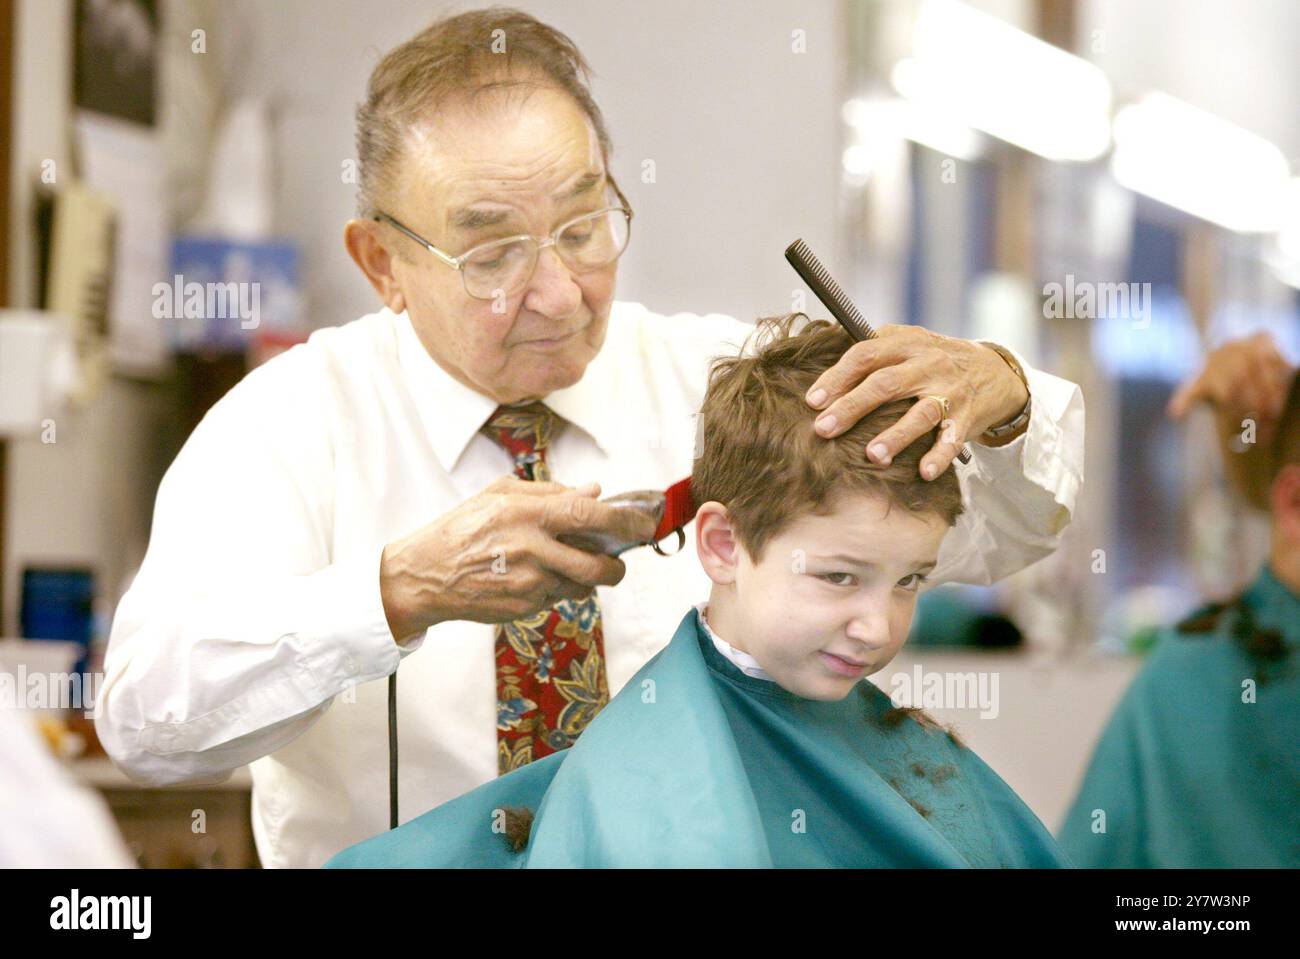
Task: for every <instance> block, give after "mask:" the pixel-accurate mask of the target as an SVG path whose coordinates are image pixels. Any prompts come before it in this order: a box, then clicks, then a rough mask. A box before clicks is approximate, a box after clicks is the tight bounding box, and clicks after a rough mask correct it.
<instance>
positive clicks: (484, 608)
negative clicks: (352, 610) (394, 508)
mask: <svg viewBox="0 0 1300 959" xmlns="http://www.w3.org/2000/svg"><path fill="white" fill-rule="evenodd" d="M598 496H600V486H599V485H598V484H596V483H588V484H587V485H586V486H584V487H582V488H580V489H572V488H570V487H568V486H564V485H562V484H560V483H543V482H529V481H526V480H520V479H516V478H515V477H503V478H502V479H500V480H497V481H496V482H495V483H493V484H492V485H491V486H489V487H488V488H487V489H485V490H484V491H483V492H481V493H479V494H478V495H476V496H474V497H472V498H470V499H468V500H466V501H465V502H464V503H462V504H461V505H460V506H457V507H456V508H455V509H453V510H451V511H450V512H448V513H445V514H444V515H442V516H440V517H439V518H438V519H436V520H434V521H433V522H432V523H430V524H429V525H428V526H425V527H424V528H423V529H420V530H417V531H416V532H414V533H412V534H411V535H410V536H407V537H405V538H404V539H400V540H397V541H395V542H392V543H389V544H388V546H387V547H385V549H384V553H383V558H382V560H381V562H380V571H379V583H380V594H381V596H382V597H383V602H384V613H385V615H386V616H387V617H388V625H389V628H390V629H391V630H392V633H393V638H394V639H396V640H398V641H401V640H404V639H408V638H410V637H412V636H414V635H416V634H418V633H421V632H423V631H424V630H426V629H428V628H429V627H430V626H432V625H434V624H436V623H440V622H444V621H446V620H454V619H467V620H474V621H476V622H481V623H504V622H509V621H511V620H514V619H521V618H523V617H526V616H530V615H532V614H534V613H537V612H539V611H541V610H543V609H547V608H549V607H551V606H553V605H554V604H555V603H556V602H557V601H558V600H561V599H566V598H571V599H582V598H585V597H586V596H588V595H590V594H591V591H592V589H593V588H594V587H595V586H597V585H603V586H613V585H615V584H616V583H618V582H619V581H620V580H622V578H623V575H624V573H626V572H627V567H626V566H625V565H624V564H623V561H622V560H620V559H617V558H615V557H612V556H606V555H604V554H603V553H590V552H587V551H585V550H581V549H576V548H574V547H572V546H566V545H565V544H563V543H561V542H559V541H558V540H557V539H556V536H557V535H559V534H562V533H575V532H581V531H593V530H595V531H604V532H607V533H610V534H612V535H614V536H616V537H618V538H620V539H624V540H628V539H640V540H649V539H651V538H652V537H653V536H654V530H655V523H654V520H653V519H652V518H651V517H650V516H648V515H647V514H645V513H642V512H639V511H633V510H619V509H615V508H613V507H611V506H608V505H607V504H604V503H601V502H599V501H598V499H597V497H598Z"/></svg>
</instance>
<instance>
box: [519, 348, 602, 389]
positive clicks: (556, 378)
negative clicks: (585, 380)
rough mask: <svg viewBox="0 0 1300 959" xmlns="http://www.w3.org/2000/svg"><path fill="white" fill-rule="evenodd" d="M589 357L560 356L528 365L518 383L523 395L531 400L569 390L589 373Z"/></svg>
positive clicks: (539, 359) (540, 359)
mask: <svg viewBox="0 0 1300 959" xmlns="http://www.w3.org/2000/svg"><path fill="white" fill-rule="evenodd" d="M589 361H590V358H589V357H586V356H583V357H577V356H565V355H563V354H561V355H559V356H554V357H550V358H547V359H542V358H540V357H539V358H538V359H537V360H535V361H534V362H532V363H526V364H524V366H526V367H527V368H526V369H524V370H522V374H521V375H520V376H519V377H518V379H517V380H516V382H518V383H519V384H520V386H519V389H520V391H521V395H522V396H525V397H529V398H536V397H544V396H547V395H548V394H550V393H554V392H555V391H556V390H563V389H567V388H568V387H570V386H572V385H573V384H575V383H577V382H578V381H579V380H580V379H582V376H583V374H584V373H585V372H586V371H587V363H588V362H589Z"/></svg>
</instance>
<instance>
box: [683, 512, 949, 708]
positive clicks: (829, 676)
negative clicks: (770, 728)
mask: <svg viewBox="0 0 1300 959" xmlns="http://www.w3.org/2000/svg"><path fill="white" fill-rule="evenodd" d="M829 505H830V506H831V507H832V508H831V509H830V510H829V511H828V512H827V513H826V514H824V515H819V514H815V513H807V514H804V515H802V516H800V517H798V518H797V519H795V520H794V521H793V522H791V523H790V524H789V525H788V526H786V527H785V528H783V529H782V530H781V531H780V532H779V533H777V534H776V535H775V536H773V537H772V538H771V539H770V540H768V542H767V544H766V546H765V548H764V549H763V551H762V559H761V560H760V561H759V562H757V563H755V562H754V561H753V559H752V558H751V557H750V556H749V554H748V552H747V551H746V550H745V549H744V548H743V547H742V546H740V544H739V543H738V541H737V540H736V539H735V537H734V534H733V532H732V528H731V525H730V522H729V521H728V519H727V515H726V509H725V507H723V506H722V505H721V504H720V503H716V502H714V503H708V504H705V506H702V507H701V508H700V514H699V515H697V517H696V537H697V550H698V552H699V555H700V560H701V562H702V563H703V564H704V567H705V570H706V571H707V572H708V573H709V576H710V578H712V579H713V583H714V585H713V589H712V592H711V595H710V598H709V606H708V622H709V626H710V627H711V628H712V629H713V630H714V631H715V632H716V633H717V634H718V635H719V636H721V637H722V638H723V639H725V640H726V641H727V642H728V643H730V644H731V645H732V646H734V647H735V648H736V649H739V650H742V651H743V652H747V653H749V654H750V655H751V656H753V657H754V658H755V659H756V660H758V662H759V664H760V665H761V666H762V667H763V669H764V670H765V671H766V672H767V673H768V674H769V675H770V676H771V677H772V678H773V679H774V680H776V681H777V682H778V683H780V685H781V686H783V687H784V688H785V689H787V690H789V691H790V692H792V693H795V694H796V695H799V696H803V697H804V698H806V699H821V700H835V699H842V698H844V697H845V696H846V695H848V693H849V691H850V690H851V689H852V688H853V685H854V684H855V683H856V682H858V681H859V680H860V679H862V678H863V677H865V676H868V675H871V674H872V673H875V672H878V671H879V670H881V669H883V668H884V667H885V666H887V665H888V664H889V662H890V660H892V659H893V658H894V656H895V655H896V654H897V653H898V650H899V649H900V648H901V647H902V645H903V642H904V641H905V640H906V639H907V632H908V629H909V628H910V627H911V623H912V613H913V611H914V610H915V607H916V596H917V591H918V589H919V587H920V585H921V583H922V582H923V581H924V578H925V574H926V573H928V572H929V571H930V570H931V569H933V568H934V565H935V561H936V558H937V557H938V553H939V545H940V543H941V542H942V541H943V537H944V534H945V533H946V532H947V531H948V530H949V529H950V527H949V526H948V524H947V523H946V522H945V521H944V519H943V518H942V517H941V516H939V515H937V514H934V513H928V512H927V513H915V512H911V511H909V510H908V509H906V508H904V507H902V506H897V505H894V506H890V505H889V504H887V503H886V501H885V500H884V499H881V498H879V497H877V496H874V495H871V494H866V493H845V494H841V495H839V496H838V497H836V498H835V499H834V500H833V501H832V502H831V504H829Z"/></svg>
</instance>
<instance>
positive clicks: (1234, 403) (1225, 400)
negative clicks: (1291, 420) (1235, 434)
mask: <svg viewBox="0 0 1300 959" xmlns="http://www.w3.org/2000/svg"><path fill="white" fill-rule="evenodd" d="M1292 372H1293V371H1292V369H1291V366H1290V364H1288V363H1287V361H1286V360H1285V359H1283V358H1282V354H1280V353H1279V352H1278V351H1277V344H1276V343H1274V342H1273V338H1272V337H1271V336H1269V334H1267V333H1256V334H1255V335H1254V336H1251V337H1247V338H1246V339H1241V340H1232V341H1231V342H1228V343H1225V344H1223V345H1222V346H1220V347H1219V348H1218V349H1215V350H1212V351H1211V352H1210V354H1209V356H1207V357H1206V358H1205V368H1204V369H1202V370H1201V372H1200V373H1198V374H1197V375H1195V376H1193V377H1190V378H1189V379H1188V380H1187V381H1186V382H1184V383H1183V384H1182V385H1181V386H1179V387H1178V389H1177V390H1175V391H1174V395H1173V396H1171V397H1170V398H1169V406H1168V407H1167V412H1168V414H1169V416H1171V417H1172V418H1173V419H1176V420H1178V419H1182V418H1183V417H1184V416H1186V415H1187V411H1188V410H1190V409H1191V408H1192V406H1194V405H1195V404H1196V403H1199V402H1201V401H1202V400H1204V401H1206V402H1208V403H1211V404H1213V405H1214V406H1215V407H1216V408H1217V410H1218V411H1219V413H1220V414H1222V415H1223V416H1225V417H1227V418H1229V419H1231V420H1232V421H1234V425H1236V424H1239V423H1240V422H1241V421H1242V420H1243V419H1247V418H1249V419H1253V420H1254V421H1255V427H1256V438H1257V439H1258V440H1259V442H1261V443H1264V444H1267V443H1269V442H1271V441H1272V439H1273V436H1274V434H1275V433H1276V430H1277V420H1278V417H1279V416H1281V415H1282V406H1283V404H1284V403H1285V402H1286V393H1287V389H1288V388H1289V387H1290V385H1291V376H1292Z"/></svg>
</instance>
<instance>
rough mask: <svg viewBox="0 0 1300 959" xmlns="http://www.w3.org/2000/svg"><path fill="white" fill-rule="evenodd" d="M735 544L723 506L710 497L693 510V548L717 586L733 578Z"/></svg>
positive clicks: (727, 582) (736, 556) (735, 562)
mask: <svg viewBox="0 0 1300 959" xmlns="http://www.w3.org/2000/svg"><path fill="white" fill-rule="evenodd" d="M739 550H740V547H739V544H738V543H737V541H736V535H735V531H734V530H733V529H732V527H731V518H730V517H729V516H728V515H727V508H726V507H725V506H723V505H722V504H721V503H718V502H714V501H712V500H710V501H709V502H707V503H705V504H704V505H702V506H701V507H700V508H699V509H698V510H697V511H696V513H695V552H696V555H698V556H699V558H700V565H701V566H703V567H704V571H705V572H706V573H708V574H709V579H711V580H713V581H714V582H715V583H717V584H718V585H719V586H727V585H730V584H732V583H734V582H735V581H736V568H737V563H738V562H739Z"/></svg>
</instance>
